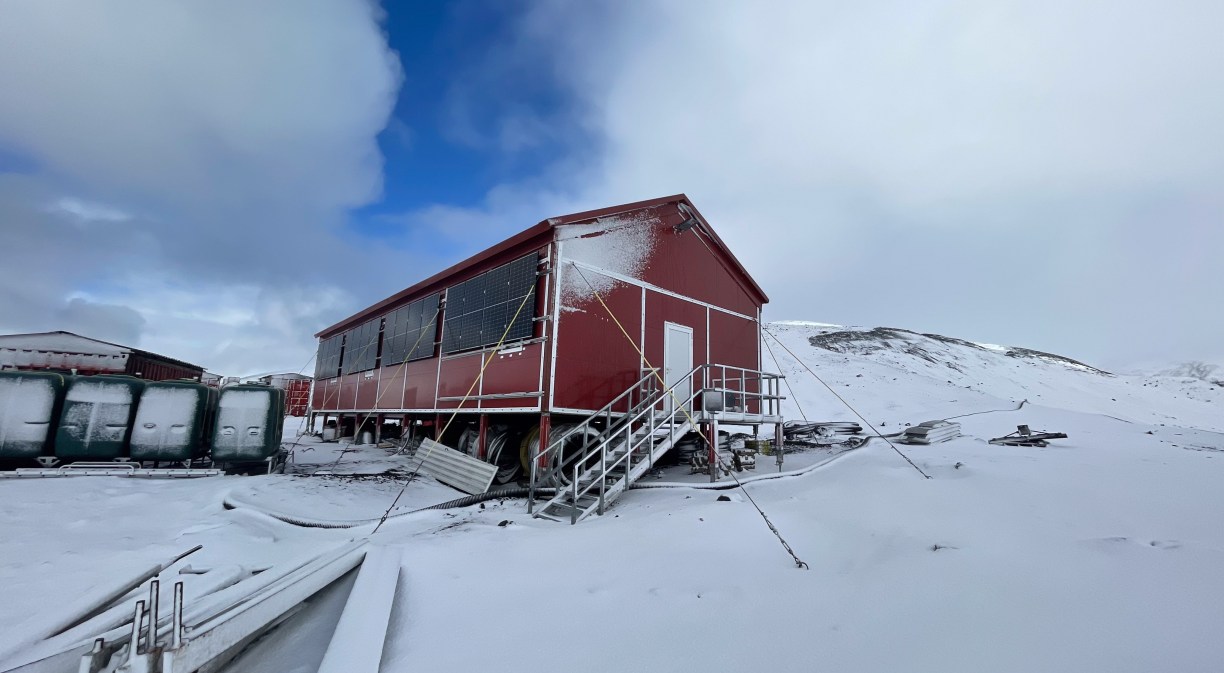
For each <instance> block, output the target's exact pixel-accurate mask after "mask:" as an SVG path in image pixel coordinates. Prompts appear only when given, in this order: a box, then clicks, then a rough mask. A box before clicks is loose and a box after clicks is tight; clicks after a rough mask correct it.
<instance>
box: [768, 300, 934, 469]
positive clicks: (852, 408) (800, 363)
mask: <svg viewBox="0 0 1224 673" xmlns="http://www.w3.org/2000/svg"><path fill="white" fill-rule="evenodd" d="M757 324H758V325H760V326H761V331H762V332H764V333H765V334H768V335H769V336H771V337H773V340H774V341H775V342H777V344H778V345H779V346H781V347H782V349H783V350H785V351H786V352H787V353H789V354H790V356H791V357H792V358H794V359H795V362H798V363H799V366H801V367H803V368H804V369H806V370H807V371H808V373H809V374H811V375H812V377H813V378H815V379H816V380H817V381H820V385H822V386H824V387H825V388H827V389H828V390H829V392H831V393H833V396H834V397H836V398H837V399H839V400H841V403H842V404H844V405H846V408H847V409H849V410H850V411H853V412H854V415H855V416H858V417H859V420H860V421H862V422H863V425H866V426H867V427H868V428H871V431H872V432H874V433H875V434H876V435H877V436H878V437H879V438H880V439H882V440H884V441H885V442H888V445H889V446H891V447H892V450H893V451H896V452H897V455H898V456H901V457H902V458H904V459H905V462H907V463H909V464H910V467H912V468H914V469H915V470H918V474H921V475H922V476H923V477H925V478H927V479H930V478H931V475H929V474H927V473H926V472H923V471H922V468H921V467H918V465H917V464H915V463H914V461H912V460H910V458H909V456H907V455H905V454H904V453H902V452H901V449H898V448H897V445H896V444H893V443H892V440H890V439H889V438H887V437H885V436H884V434H883V433H881V432H880V431H879V430H877V429H876V427H875V426H874V425H872V424H871V422H870V421H868V420H867V419H866V418H864V417H863V415H862V414H860V413H859V412H858V410H857V409H855V408H854V407H853V406H852V405H851V404H850V403H849V402H847V401H846V398H844V397H842V396H841V395H839V394H837V391H836V390H833V387H832V386H830V385H829V384H827V383H825V382H824V379H822V378H820V377H819V376H817V374H816V372H814V371H812V368H811V367H809V366H807V363H805V362H804V361H803V360H800V359H799V356H798V355H795V353H794V351H792V350H791V349H789V348H787V347H786V344H784V343H782V340H781V339H779V338H778V337H776V336H774V334H773V332H770V331H769V330H768V329H766V328H765V324H764V323H760V322H758V323H757Z"/></svg>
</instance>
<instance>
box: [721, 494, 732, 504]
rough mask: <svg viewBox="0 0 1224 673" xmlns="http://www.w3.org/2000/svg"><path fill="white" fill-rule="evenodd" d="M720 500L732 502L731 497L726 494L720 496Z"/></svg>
mask: <svg viewBox="0 0 1224 673" xmlns="http://www.w3.org/2000/svg"><path fill="white" fill-rule="evenodd" d="M718 502H731V498H729V497H728V496H725V495H720V496H718Z"/></svg>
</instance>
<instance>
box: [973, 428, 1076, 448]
mask: <svg viewBox="0 0 1224 673" xmlns="http://www.w3.org/2000/svg"><path fill="white" fill-rule="evenodd" d="M1066 438H1067V434H1066V433H1065V432H1033V431H1032V430H1030V429H1029V426H1027V425H1017V426H1016V431H1015V432H1013V433H1011V434H1010V435H1004V436H1002V437H995V438H994V439H992V440H990V443H991V444H997V445H999V446H1049V445H1050V443H1049V442H1048V441H1046V440H1050V439H1066Z"/></svg>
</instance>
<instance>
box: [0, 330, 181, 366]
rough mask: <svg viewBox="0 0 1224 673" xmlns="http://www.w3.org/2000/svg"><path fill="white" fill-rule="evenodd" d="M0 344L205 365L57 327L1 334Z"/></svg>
mask: <svg viewBox="0 0 1224 673" xmlns="http://www.w3.org/2000/svg"><path fill="white" fill-rule="evenodd" d="M0 348H9V349H17V350H41V351H51V352H56V353H73V354H90V355H131V354H133V353H134V354H136V355H143V356H145V357H151V358H157V359H159V360H165V361H166V362H170V363H173V364H176V365H180V366H183V367H187V368H189V369H199V370H203V369H204V368H203V367H201V366H199V365H194V364H191V363H190V362H183V361H182V360H177V359H175V358H171V357H166V356H165V355H160V354H158V353H152V352H149V351H146V350H141V349H139V348H132V347H131V346H124V345H121V344H116V343H111V342H109V341H102V340H101V339H94V338H93V337H87V336H81V335H80V334H75V333H73V332H65V331H63V330H57V331H54V332H29V333H25V334H0Z"/></svg>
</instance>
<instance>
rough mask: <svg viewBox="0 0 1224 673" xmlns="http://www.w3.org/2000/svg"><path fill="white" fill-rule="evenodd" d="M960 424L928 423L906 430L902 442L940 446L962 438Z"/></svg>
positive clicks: (945, 422) (946, 422)
mask: <svg viewBox="0 0 1224 673" xmlns="http://www.w3.org/2000/svg"><path fill="white" fill-rule="evenodd" d="M960 434H961V426H960V423H952V422H950V421H926V422H923V423H919V424H918V425H915V426H911V427H908V428H906V429H905V435H904V436H903V437H902V440H903V441H904V442H905V443H906V444H938V443H940V442H946V441H948V440H949V439H952V438H954V437H960Z"/></svg>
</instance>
